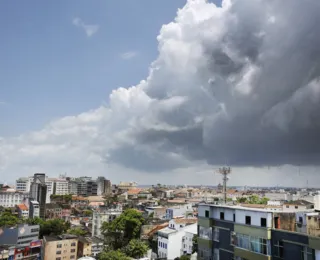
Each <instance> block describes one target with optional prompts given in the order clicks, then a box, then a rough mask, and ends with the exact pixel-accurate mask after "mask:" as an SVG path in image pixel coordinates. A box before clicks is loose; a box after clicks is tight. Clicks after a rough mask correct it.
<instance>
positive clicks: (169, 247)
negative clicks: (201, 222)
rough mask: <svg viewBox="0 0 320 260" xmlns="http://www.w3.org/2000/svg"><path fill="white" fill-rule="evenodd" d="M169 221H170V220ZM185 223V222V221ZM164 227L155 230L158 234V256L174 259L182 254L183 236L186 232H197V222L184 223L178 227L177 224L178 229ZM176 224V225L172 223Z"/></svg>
mask: <svg viewBox="0 0 320 260" xmlns="http://www.w3.org/2000/svg"><path fill="white" fill-rule="evenodd" d="M170 222H171V221H170ZM186 223H187V222H186ZM170 224H171V225H172V223H169V227H166V228H164V229H161V230H159V231H158V232H157V235H158V257H160V258H166V259H175V258H176V257H180V256H181V255H183V254H184V250H183V249H184V248H183V245H184V243H183V242H182V241H183V238H184V237H185V236H186V232H189V233H193V234H194V233H197V223H192V224H185V225H184V226H183V227H180V224H177V225H178V226H177V228H178V229H174V228H172V226H171V227H170ZM174 226H176V225H174Z"/></svg>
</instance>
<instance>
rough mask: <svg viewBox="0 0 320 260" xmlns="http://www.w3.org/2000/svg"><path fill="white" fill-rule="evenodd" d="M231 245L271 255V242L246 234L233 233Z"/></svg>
mask: <svg viewBox="0 0 320 260" xmlns="http://www.w3.org/2000/svg"><path fill="white" fill-rule="evenodd" d="M231 244H232V245H234V246H237V247H240V248H243V249H246V250H249V251H252V252H256V253H259V254H264V255H270V252H271V249H270V240H267V239H265V238H260V237H254V236H248V235H244V234H236V233H235V232H232V233H231Z"/></svg>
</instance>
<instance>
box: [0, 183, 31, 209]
mask: <svg viewBox="0 0 320 260" xmlns="http://www.w3.org/2000/svg"><path fill="white" fill-rule="evenodd" d="M27 197H28V194H27V193H22V192H20V191H15V190H14V189H11V188H10V189H6V190H5V191H0V206H2V207H5V208H7V207H15V206H16V205H17V204H21V203H23V202H24V200H26V199H27Z"/></svg>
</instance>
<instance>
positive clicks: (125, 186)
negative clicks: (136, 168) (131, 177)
mask: <svg viewBox="0 0 320 260" xmlns="http://www.w3.org/2000/svg"><path fill="white" fill-rule="evenodd" d="M137 185H138V184H137V183H136V182H122V181H121V182H120V184H119V185H118V189H119V190H124V191H126V190H130V189H133V188H137Z"/></svg>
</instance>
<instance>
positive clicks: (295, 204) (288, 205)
mask: <svg viewBox="0 0 320 260" xmlns="http://www.w3.org/2000/svg"><path fill="white" fill-rule="evenodd" d="M313 208H314V204H313V203H312V202H309V201H306V200H295V201H289V202H285V203H283V212H292V211H303V210H308V209H313Z"/></svg>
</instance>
